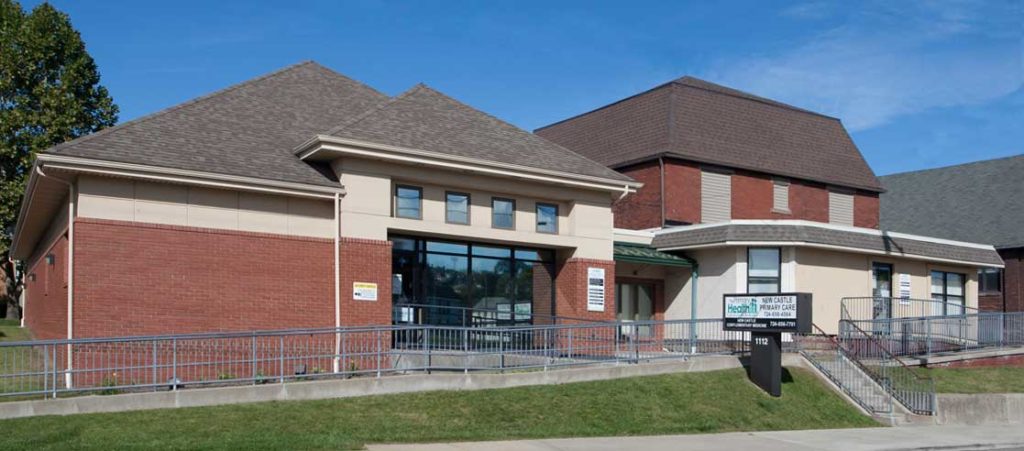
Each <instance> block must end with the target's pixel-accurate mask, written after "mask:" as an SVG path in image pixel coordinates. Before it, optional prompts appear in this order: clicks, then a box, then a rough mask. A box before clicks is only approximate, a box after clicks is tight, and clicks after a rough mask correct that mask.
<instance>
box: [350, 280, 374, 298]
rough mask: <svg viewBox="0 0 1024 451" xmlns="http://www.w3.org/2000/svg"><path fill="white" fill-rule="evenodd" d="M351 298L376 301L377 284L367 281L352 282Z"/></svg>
mask: <svg viewBox="0 0 1024 451" xmlns="http://www.w3.org/2000/svg"><path fill="white" fill-rule="evenodd" d="M352 299H355V300H357V301H376V300H377V284H375V283H369V282H352Z"/></svg>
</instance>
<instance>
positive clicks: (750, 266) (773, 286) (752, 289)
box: [747, 247, 782, 294]
mask: <svg viewBox="0 0 1024 451" xmlns="http://www.w3.org/2000/svg"><path fill="white" fill-rule="evenodd" d="M781 266H782V260H781V252H780V251H779V248H777V247H761V248H758V247H751V248H748V249H747V293H749V294H757V293H778V292H779V291H780V290H779V287H781V285H782V284H781V277H780V274H781V273H782V271H781Z"/></svg>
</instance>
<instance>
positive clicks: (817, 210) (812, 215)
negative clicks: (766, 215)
mask: <svg viewBox="0 0 1024 451" xmlns="http://www.w3.org/2000/svg"><path fill="white" fill-rule="evenodd" d="M789 211H790V212H791V214H790V215H788V216H787V215H778V219H803V220H806V221H816V222H828V190H827V189H826V188H825V185H821V184H817V183H813V182H805V181H801V180H790V181H789Z"/></svg>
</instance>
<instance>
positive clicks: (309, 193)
mask: <svg viewBox="0 0 1024 451" xmlns="http://www.w3.org/2000/svg"><path fill="white" fill-rule="evenodd" d="M37 164H39V165H41V166H43V167H44V168H53V169H60V170H64V171H71V172H81V173H90V174H98V175H110V176H119V177H126V178H137V179H146V180H155V181H161V182H170V183H181V184H186V185H202V186H210V187H215V188H225V189H236V190H244V191H259V192H265V193H271V194H283V195H289V196H300V197H314V198H322V199H333V198H334V195H335V194H341V195H344V194H345V189H344V187H342V186H341V184H340V183H339V184H338V187H337V188H331V187H329V186H319V185H310V184H305V183H294V182H283V181H279V180H269V179H261V178H256V177H246V176H239V175H228V174H218V173H215V172H203V171H193V170H187V169H170V168H163V167H159V166H149V165H142V164H134V163H119V162H114V161H105V160H93V159H88V158H77V157H66V156H60V155H46V154H44V155H39V158H38V161H37Z"/></svg>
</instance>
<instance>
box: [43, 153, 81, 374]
mask: <svg viewBox="0 0 1024 451" xmlns="http://www.w3.org/2000/svg"><path fill="white" fill-rule="evenodd" d="M36 173H37V174H39V176H40V177H43V178H49V179H53V180H56V181H58V182H60V183H63V184H65V185H67V186H68V340H71V339H73V338H74V324H75V309H74V306H75V303H74V299H75V185H74V184H73V183H71V182H68V181H66V180H61V179H59V178H57V177H50V176H48V175H46V174H45V173H43V168H42V167H40V166H36ZM67 359H68V361H67V372H66V373H65V374H64V384H65V385H66V386H67V388H71V382H72V381H71V372H72V371H73V369H74V368H73V365H74V362H73V361H72V357H71V344H70V343H69V344H68V345H67Z"/></svg>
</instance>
